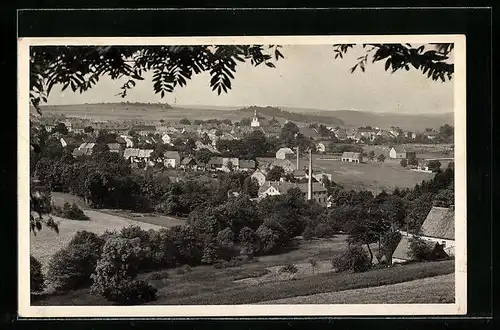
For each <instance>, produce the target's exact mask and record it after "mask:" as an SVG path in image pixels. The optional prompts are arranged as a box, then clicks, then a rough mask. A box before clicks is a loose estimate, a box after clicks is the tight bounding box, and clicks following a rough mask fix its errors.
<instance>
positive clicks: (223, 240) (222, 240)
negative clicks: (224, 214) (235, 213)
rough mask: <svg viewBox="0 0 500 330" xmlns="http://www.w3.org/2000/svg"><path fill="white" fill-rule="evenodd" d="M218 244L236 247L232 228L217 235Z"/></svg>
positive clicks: (227, 228)
mask: <svg viewBox="0 0 500 330" xmlns="http://www.w3.org/2000/svg"><path fill="white" fill-rule="evenodd" d="M217 243H218V244H219V245H221V246H227V247H232V246H233V245H234V234H233V231H232V230H231V228H229V227H226V228H224V229H223V230H221V231H219V232H218V233H217Z"/></svg>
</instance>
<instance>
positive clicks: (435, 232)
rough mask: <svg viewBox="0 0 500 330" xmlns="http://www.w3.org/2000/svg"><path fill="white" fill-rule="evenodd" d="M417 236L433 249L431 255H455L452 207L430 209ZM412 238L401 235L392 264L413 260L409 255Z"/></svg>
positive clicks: (406, 234)
mask: <svg viewBox="0 0 500 330" xmlns="http://www.w3.org/2000/svg"><path fill="white" fill-rule="evenodd" d="M418 235H419V237H420V238H422V239H423V240H424V241H425V242H426V243H427V244H428V245H429V247H430V248H432V249H433V253H438V254H442V253H443V252H444V253H445V256H453V255H455V210H454V207H450V208H446V207H437V206H434V207H432V209H431V210H430V211H429V214H428V215H427V217H426V218H425V221H424V223H423V224H422V226H421V227H420V230H419V232H418ZM412 237H413V235H412V234H409V233H403V237H402V238H401V241H400V242H399V244H398V246H397V247H396V250H395V251H394V254H393V256H392V262H393V263H404V262H408V261H411V260H412V259H413V258H412V257H411V256H410V255H409V251H410V239H411V238H412Z"/></svg>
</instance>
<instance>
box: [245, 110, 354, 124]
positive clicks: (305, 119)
mask: <svg viewBox="0 0 500 330" xmlns="http://www.w3.org/2000/svg"><path fill="white" fill-rule="evenodd" d="M237 111H238V112H240V113H241V112H244V113H248V114H253V113H254V112H255V111H257V113H258V114H259V115H261V116H267V117H275V118H280V117H281V118H285V119H288V120H290V121H294V122H301V123H309V122H320V123H324V124H330V125H345V123H344V121H343V120H341V119H339V118H337V117H334V116H318V115H308V114H302V113H296V112H289V111H285V110H282V109H280V108H276V107H270V106H268V107H258V106H251V107H247V108H243V109H240V110H237Z"/></svg>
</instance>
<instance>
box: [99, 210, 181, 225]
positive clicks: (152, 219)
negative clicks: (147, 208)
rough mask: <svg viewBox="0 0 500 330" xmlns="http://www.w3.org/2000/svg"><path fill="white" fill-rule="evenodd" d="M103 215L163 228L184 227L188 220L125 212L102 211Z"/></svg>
mask: <svg viewBox="0 0 500 330" xmlns="http://www.w3.org/2000/svg"><path fill="white" fill-rule="evenodd" d="M100 211H101V212H102V213H106V214H110V215H116V216H119V217H123V218H126V219H129V220H133V221H138V222H143V223H148V224H152V225H156V226H161V227H167V228H168V227H174V226H183V225H185V224H186V221H187V220H186V219H183V218H177V217H170V216H165V215H160V214H151V213H133V212H130V211H125V210H100Z"/></svg>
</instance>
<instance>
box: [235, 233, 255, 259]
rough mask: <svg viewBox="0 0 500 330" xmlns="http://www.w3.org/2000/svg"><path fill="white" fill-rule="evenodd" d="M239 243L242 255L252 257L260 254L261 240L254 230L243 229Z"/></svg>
mask: <svg viewBox="0 0 500 330" xmlns="http://www.w3.org/2000/svg"><path fill="white" fill-rule="evenodd" d="M238 241H239V242H240V246H241V251H240V253H241V254H243V255H247V256H251V255H253V254H254V253H257V252H259V249H260V246H259V238H258V236H257V234H255V232H254V231H253V230H252V229H250V228H248V227H243V228H242V229H241V231H240V234H239V236H238Z"/></svg>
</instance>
